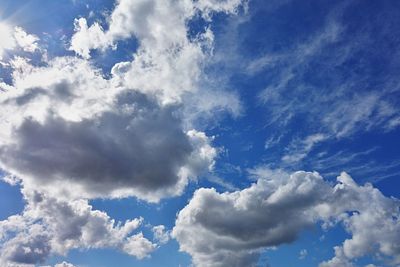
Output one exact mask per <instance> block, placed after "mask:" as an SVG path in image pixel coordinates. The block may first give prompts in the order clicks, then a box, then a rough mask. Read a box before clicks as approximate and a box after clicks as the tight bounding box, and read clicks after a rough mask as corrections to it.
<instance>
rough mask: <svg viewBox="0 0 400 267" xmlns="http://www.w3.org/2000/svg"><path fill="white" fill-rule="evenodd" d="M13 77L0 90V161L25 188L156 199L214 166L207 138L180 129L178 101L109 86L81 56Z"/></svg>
mask: <svg viewBox="0 0 400 267" xmlns="http://www.w3.org/2000/svg"><path fill="white" fill-rule="evenodd" d="M26 69H27V68H25V72H26ZM15 76H16V78H17V80H16V82H15V84H16V90H12V91H8V92H6V93H5V94H3V95H1V102H2V107H1V109H2V113H1V114H2V115H1V116H2V123H1V124H2V131H1V135H2V137H3V138H2V141H1V144H0V152H1V153H0V162H1V163H0V164H1V167H2V168H3V169H4V170H6V171H8V172H10V173H12V174H15V175H17V176H18V177H21V179H22V180H23V183H24V185H25V186H26V187H31V188H35V189H39V188H40V190H42V191H43V190H44V191H46V192H48V194H52V195H63V194H64V195H65V194H66V195H67V196H68V197H72V198H79V197H86V198H92V197H123V196H137V197H140V198H143V199H146V200H149V201H158V200H159V199H160V198H161V197H165V196H172V195H178V194H180V193H181V192H182V190H183V189H184V187H185V185H186V184H187V182H188V179H189V177H195V176H196V175H197V174H198V173H200V172H202V171H204V170H207V168H209V167H211V166H212V164H213V158H214V157H215V155H216V151H215V149H214V148H212V147H211V146H210V144H209V138H208V137H207V136H205V135H204V134H203V133H201V132H197V131H195V130H190V131H185V130H184V129H183V125H182V121H181V118H180V115H179V106H178V105H160V104H158V103H157V101H156V100H155V99H153V98H152V97H151V96H147V95H144V94H143V93H140V92H137V91H136V90H131V89H124V88H115V87H113V86H112V82H111V81H109V80H105V79H103V78H102V77H101V76H100V75H99V74H98V73H97V72H96V71H95V70H93V69H92V68H91V66H90V65H89V64H88V63H86V62H85V61H82V60H76V59H65V58H64V59H58V60H56V61H55V62H53V63H51V65H50V66H49V67H45V68H39V69H35V68H33V69H31V70H30V71H29V73H17V74H15ZM60 185H63V186H60ZM65 188H70V189H71V190H66V189H65ZM60 191H62V192H60Z"/></svg>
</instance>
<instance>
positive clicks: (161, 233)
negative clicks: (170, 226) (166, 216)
mask: <svg viewBox="0 0 400 267" xmlns="http://www.w3.org/2000/svg"><path fill="white" fill-rule="evenodd" d="M152 231H153V233H154V239H155V241H157V243H158V244H166V243H167V242H168V241H169V239H170V235H171V231H168V230H166V229H165V226H164V225H157V226H154V227H153V228H152Z"/></svg>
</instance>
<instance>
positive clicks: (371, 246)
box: [172, 172, 400, 267]
mask: <svg viewBox="0 0 400 267" xmlns="http://www.w3.org/2000/svg"><path fill="white" fill-rule="evenodd" d="M399 205H400V203H399V201H398V200H396V199H390V198H386V197H385V196H383V195H382V194H381V193H380V192H379V190H377V189H375V188H373V187H372V186H371V185H369V184H367V185H365V186H358V185H357V184H356V183H355V182H354V181H353V180H352V178H351V177H350V176H349V175H347V174H346V173H342V174H341V175H340V176H339V177H338V183H337V184H336V185H335V186H333V187H332V186H331V185H330V184H329V183H328V182H326V181H324V180H323V178H322V177H321V176H320V175H319V174H318V173H308V172H296V173H293V174H292V175H286V174H284V173H280V174H279V175H273V176H270V177H262V178H260V179H259V180H258V181H257V183H255V184H253V185H252V186H250V187H249V188H246V189H244V190H241V191H235V192H232V193H218V192H216V190H215V189H205V188H202V189H198V190H197V191H196V193H195V194H194V196H193V198H192V199H191V201H190V202H189V204H188V205H187V206H186V207H185V208H184V209H183V210H182V211H180V213H179V215H178V218H177V220H176V226H175V228H174V229H173V233H172V234H173V236H174V237H175V238H176V239H177V240H178V242H179V243H180V248H181V250H183V251H185V252H187V253H189V254H190V255H191V256H192V257H193V261H194V263H195V265H196V266H255V264H256V262H257V260H258V256H259V252H260V249H262V248H272V247H274V246H278V245H281V244H284V243H289V242H292V241H294V240H295V239H296V238H297V236H298V234H299V233H300V232H301V231H302V230H304V229H305V228H307V227H310V226H312V225H313V224H315V223H318V222H325V224H326V225H329V224H331V223H332V222H339V221H341V222H343V224H344V225H345V226H346V227H345V228H346V230H347V231H348V232H349V233H350V234H351V235H352V237H351V238H350V239H348V240H346V241H345V242H344V243H343V247H338V248H336V251H337V254H336V256H335V258H333V259H332V260H331V261H329V262H325V263H322V264H321V266H324V267H327V266H339V265H337V264H336V265H334V264H335V262H342V263H343V262H347V264H349V265H350V264H351V260H352V259H354V258H358V257H362V256H365V255H370V254H371V253H378V254H380V255H382V256H384V257H387V258H388V260H389V261H392V263H395V264H399V263H400V258H399V255H400V243H399V240H400V221H399V215H400V212H399ZM340 252H342V253H341V254H340ZM339 257H340V258H339ZM340 266H343V265H340Z"/></svg>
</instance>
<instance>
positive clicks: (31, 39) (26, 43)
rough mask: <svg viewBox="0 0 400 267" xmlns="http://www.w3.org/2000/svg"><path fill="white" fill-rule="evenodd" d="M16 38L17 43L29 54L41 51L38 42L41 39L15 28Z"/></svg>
mask: <svg viewBox="0 0 400 267" xmlns="http://www.w3.org/2000/svg"><path fill="white" fill-rule="evenodd" d="M14 38H15V41H16V43H17V44H18V45H19V46H20V47H21V48H22V49H23V50H24V51H27V52H31V53H32V52H35V50H37V49H39V45H38V43H37V42H38V41H39V38H38V37H37V36H36V35H33V34H28V33H26V32H25V31H24V29H22V28H21V27H15V29H14Z"/></svg>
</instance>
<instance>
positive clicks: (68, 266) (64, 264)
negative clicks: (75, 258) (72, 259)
mask: <svg viewBox="0 0 400 267" xmlns="http://www.w3.org/2000/svg"><path fill="white" fill-rule="evenodd" d="M54 267H75V265H73V264H72V263H68V262H65V261H63V262H61V263H57V264H56V265H54Z"/></svg>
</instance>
